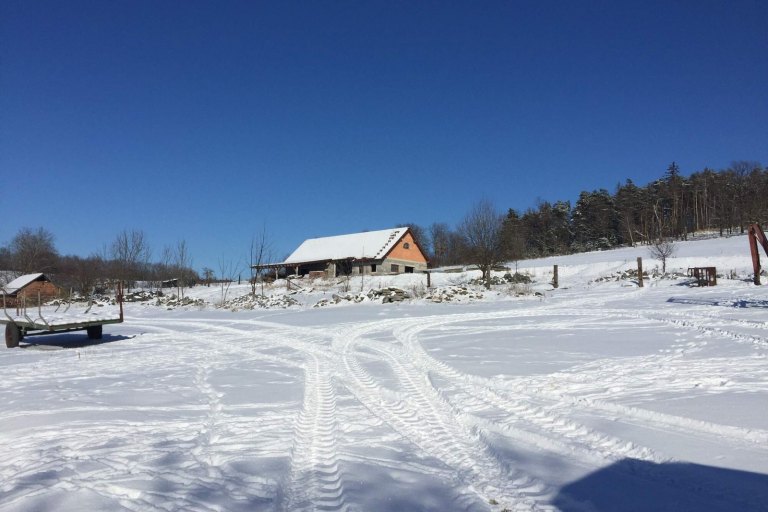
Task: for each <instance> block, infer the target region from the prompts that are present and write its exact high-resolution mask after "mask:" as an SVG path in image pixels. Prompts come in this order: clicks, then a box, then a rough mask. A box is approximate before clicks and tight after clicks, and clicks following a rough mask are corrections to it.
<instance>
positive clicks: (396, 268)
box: [391, 263, 400, 273]
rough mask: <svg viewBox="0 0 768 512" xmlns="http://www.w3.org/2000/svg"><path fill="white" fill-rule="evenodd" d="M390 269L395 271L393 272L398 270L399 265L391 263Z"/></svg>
mask: <svg viewBox="0 0 768 512" xmlns="http://www.w3.org/2000/svg"><path fill="white" fill-rule="evenodd" d="M391 269H392V272H395V273H397V272H400V265H395V264H394V263H393V264H392V267H391Z"/></svg>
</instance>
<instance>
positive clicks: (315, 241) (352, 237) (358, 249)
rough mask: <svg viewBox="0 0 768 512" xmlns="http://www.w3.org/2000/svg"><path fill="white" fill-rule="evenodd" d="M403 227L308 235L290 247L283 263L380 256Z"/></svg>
mask: <svg viewBox="0 0 768 512" xmlns="http://www.w3.org/2000/svg"><path fill="white" fill-rule="evenodd" d="M407 231H408V228H407V227H402V228H392V229H382V230H379V231H367V232H364V233H352V234H349V235H337V236H327V237H323V238H310V239H308V240H305V241H304V242H303V243H302V244H301V245H300V246H299V247H298V248H297V249H296V250H295V251H293V253H292V254H291V255H290V256H288V258H286V260H285V261H284V262H283V263H285V264H296V263H306V262H308V261H325V260H343V259H347V258H355V259H373V260H375V259H381V258H383V257H384V256H386V255H387V253H388V252H389V251H390V250H392V248H393V247H394V246H395V245H396V244H397V242H398V241H399V240H400V239H401V238H402V237H403V236H404V235H405V233H406V232H407Z"/></svg>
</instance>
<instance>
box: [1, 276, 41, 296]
mask: <svg viewBox="0 0 768 512" xmlns="http://www.w3.org/2000/svg"><path fill="white" fill-rule="evenodd" d="M41 277H43V274H41V273H38V274H25V275H23V276H19V277H17V278H16V279H14V280H13V281H11V282H10V283H8V284H7V285H5V286H4V287H3V290H4V291H5V293H7V294H9V295H11V294H14V293H16V292H17V291H19V290H21V289H22V288H24V287H25V286H27V285H28V284H30V283H34V282H35V281H37V280H38V279H40V278H41Z"/></svg>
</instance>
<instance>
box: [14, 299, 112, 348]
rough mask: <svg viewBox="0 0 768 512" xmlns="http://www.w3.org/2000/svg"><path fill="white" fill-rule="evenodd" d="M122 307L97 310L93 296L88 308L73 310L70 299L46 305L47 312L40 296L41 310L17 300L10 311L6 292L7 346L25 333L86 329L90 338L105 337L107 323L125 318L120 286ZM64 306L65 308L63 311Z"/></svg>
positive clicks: (21, 337)
mask: <svg viewBox="0 0 768 512" xmlns="http://www.w3.org/2000/svg"><path fill="white" fill-rule="evenodd" d="M116 296H117V301H116V302H117V306H118V311H115V310H114V308H110V311H108V312H105V311H103V310H101V308H96V309H97V310H96V311H94V308H93V306H94V302H93V301H92V300H90V301H89V302H88V306H87V308H86V309H85V311H83V312H81V313H78V312H74V311H70V309H71V306H72V303H71V302H69V303H66V304H65V307H64V309H63V310H61V308H62V305H64V304H60V305H59V306H57V307H46V308H45V315H44V314H43V313H44V311H43V306H42V305H41V302H42V301H41V300H40V299H38V304H37V308H36V309H37V312H36V313H35V312H34V310H33V311H32V312H31V311H30V310H28V309H27V307H26V305H25V304H23V303H22V304H17V305H16V307H15V308H13V309H11V310H10V311H9V310H8V308H7V304H6V300H5V293H3V315H2V317H0V324H5V346H6V347H8V348H14V347H18V346H19V342H20V341H21V340H22V339H24V337H25V336H34V335H41V334H55V333H62V332H70V331H86V333H87V334H88V338H90V339H94V340H98V339H101V337H102V332H103V326H104V325H107V324H119V323H122V322H123V294H122V289H118V292H117V294H116ZM60 310H61V311H60Z"/></svg>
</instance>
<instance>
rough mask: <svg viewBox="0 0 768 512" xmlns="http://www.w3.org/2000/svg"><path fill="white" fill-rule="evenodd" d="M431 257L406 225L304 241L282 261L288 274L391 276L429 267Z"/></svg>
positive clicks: (265, 266) (277, 266)
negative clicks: (422, 248) (428, 258)
mask: <svg viewBox="0 0 768 512" xmlns="http://www.w3.org/2000/svg"><path fill="white" fill-rule="evenodd" d="M427 265H428V260H427V257H426V256H425V254H424V251H422V250H421V247H419V244H418V243H417V242H416V240H415V239H414V238H413V235H412V234H411V231H410V229H408V228H407V227H402V228H393V229H383V230H379V231H367V232H364V233H353V234H349V235H338V236H329V237H323V238H310V239H309V240H305V241H304V242H303V243H302V244H301V245H300V246H299V247H298V248H297V249H296V250H295V251H293V253H292V254H291V255H290V256H288V258H286V260H285V261H284V262H282V263H276V264H270V265H257V266H256V268H259V269H264V268H274V269H280V268H284V269H286V271H287V273H288V274H289V275H291V274H294V275H299V276H304V275H308V274H309V275H315V276H319V275H324V276H325V277H328V278H332V277H336V276H340V275H360V274H365V275H388V274H402V273H413V272H421V271H424V270H427Z"/></svg>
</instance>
